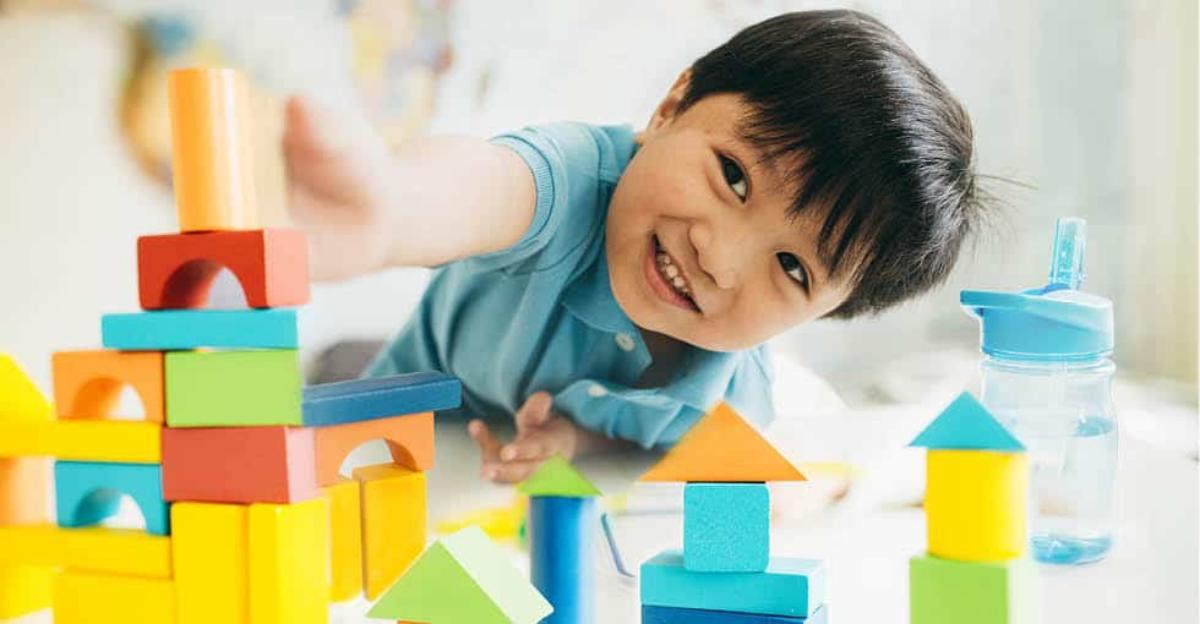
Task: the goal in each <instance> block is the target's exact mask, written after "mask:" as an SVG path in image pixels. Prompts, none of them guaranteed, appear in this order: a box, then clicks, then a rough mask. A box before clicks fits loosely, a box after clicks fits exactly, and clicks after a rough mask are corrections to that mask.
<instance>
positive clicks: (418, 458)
mask: <svg viewBox="0 0 1200 624" xmlns="http://www.w3.org/2000/svg"><path fill="white" fill-rule="evenodd" d="M313 431H314V436H315V442H316V457H317V482H318V483H319V484H320V485H321V486H328V485H333V484H335V483H337V482H338V470H339V469H341V467H342V462H343V461H345V460H346V456H347V455H349V454H350V451H353V450H354V449H355V448H357V447H358V446H360V445H362V444H363V443H364V442H368V441H370V440H378V439H381V438H382V439H383V440H384V441H386V442H387V445H388V449H389V450H390V451H391V453H392V461H393V462H394V463H396V464H399V465H401V466H404V467H405V468H408V469H409V470H413V471H417V472H424V471H426V470H429V469H430V468H432V467H433V412H421V413H419V414H408V415H405V416H392V417H390V418H380V419H378V420H363V421H360V422H356V423H349V424H346V425H334V426H331V427H317V428H315V429H314V430H313Z"/></svg>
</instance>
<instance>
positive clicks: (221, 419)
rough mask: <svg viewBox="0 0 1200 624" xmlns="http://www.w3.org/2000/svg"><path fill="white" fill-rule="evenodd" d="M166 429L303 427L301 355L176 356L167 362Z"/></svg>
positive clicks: (217, 353)
mask: <svg viewBox="0 0 1200 624" xmlns="http://www.w3.org/2000/svg"><path fill="white" fill-rule="evenodd" d="M166 379H167V384H166V385H167V425H168V426H170V427H251V426H262V425H300V424H302V421H301V417H300V386H301V384H302V380H301V377H300V360H299V357H298V355H297V351H295V350H294V349H284V350H278V351H211V352H201V351H175V352H171V353H168V354H167V356H166Z"/></svg>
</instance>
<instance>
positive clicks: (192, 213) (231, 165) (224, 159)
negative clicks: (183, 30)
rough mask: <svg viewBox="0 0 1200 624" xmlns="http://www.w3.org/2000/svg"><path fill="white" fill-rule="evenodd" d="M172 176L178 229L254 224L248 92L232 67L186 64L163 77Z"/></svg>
mask: <svg viewBox="0 0 1200 624" xmlns="http://www.w3.org/2000/svg"><path fill="white" fill-rule="evenodd" d="M167 93H168V101H169V102H170V108H171V146H172V150H171V154H172V158H171V178H172V186H173V187H174V188H175V206H176V209H177V210H178V212H179V230H180V231H181V232H196V231H205V230H245V229H249V228H253V227H257V226H258V223H259V218H258V206H257V196H256V191H255V185H254V180H255V175H254V158H253V155H254V150H253V149H252V147H253V142H252V137H253V134H254V133H253V132H252V130H251V120H250V96H249V88H248V87H247V85H246V79H245V77H244V76H243V75H242V74H241V72H238V71H237V70H234V69H229V68H223V67H189V68H185V69H176V70H173V71H172V72H171V73H170V74H168V77H167Z"/></svg>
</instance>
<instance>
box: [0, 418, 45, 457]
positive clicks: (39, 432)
mask: <svg viewBox="0 0 1200 624" xmlns="http://www.w3.org/2000/svg"><path fill="white" fill-rule="evenodd" d="M54 422H55V421H46V422H37V421H0V457H51V456H53V455H54V449H53V444H52V443H51V425H52V423H54Z"/></svg>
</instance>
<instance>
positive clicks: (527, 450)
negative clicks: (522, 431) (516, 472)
mask: <svg viewBox="0 0 1200 624" xmlns="http://www.w3.org/2000/svg"><path fill="white" fill-rule="evenodd" d="M553 454H554V449H553V448H552V447H551V445H550V444H549V443H548V442H547V441H546V439H545V438H543V437H541V436H538V437H532V438H524V439H518V440H514V441H512V442H510V443H508V444H505V445H504V448H502V449H500V459H501V460H503V461H506V462H508V461H517V460H520V461H542V460H544V459H546V458H547V457H549V456H551V455H553Z"/></svg>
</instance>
